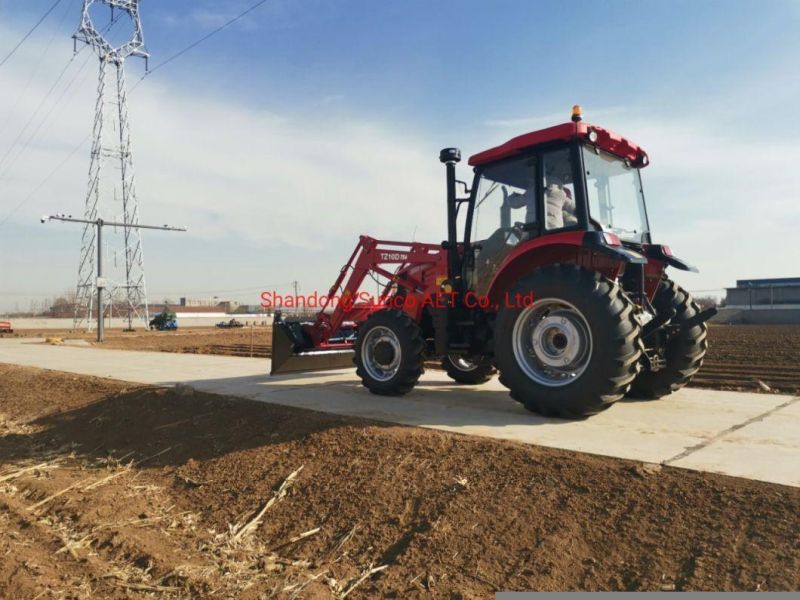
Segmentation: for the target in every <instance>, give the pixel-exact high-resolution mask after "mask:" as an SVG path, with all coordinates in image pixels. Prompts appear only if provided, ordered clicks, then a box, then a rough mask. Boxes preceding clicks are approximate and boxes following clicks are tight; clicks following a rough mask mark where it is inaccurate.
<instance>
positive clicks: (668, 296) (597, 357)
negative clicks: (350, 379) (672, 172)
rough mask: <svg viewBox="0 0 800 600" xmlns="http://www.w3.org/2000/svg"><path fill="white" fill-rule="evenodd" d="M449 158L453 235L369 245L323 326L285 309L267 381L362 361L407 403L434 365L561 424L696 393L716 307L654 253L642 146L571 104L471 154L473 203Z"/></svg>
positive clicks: (370, 381)
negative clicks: (369, 287) (693, 386)
mask: <svg viewBox="0 0 800 600" xmlns="http://www.w3.org/2000/svg"><path fill="white" fill-rule="evenodd" d="M439 158H440V161H441V162H442V163H443V164H444V165H445V170H446V181H447V203H446V204H447V239H446V240H445V241H443V242H441V243H439V244H425V243H419V242H397V241H385V240H378V239H375V238H372V237H368V236H361V237H360V238H359V242H358V244H357V245H356V248H355V250H354V251H353V253H352V254H351V256H350V259H349V260H348V261H347V263H346V264H345V266H344V267H343V268H342V270H341V271H340V273H339V276H338V278H337V279H336V281H335V282H334V284H333V286H331V288H330V291H329V294H328V296H327V299H326V301H325V302H323V305H324V308H323V309H322V310H320V312H319V313H318V314H317V316H316V319H315V320H314V321H309V322H300V321H288V320H285V319H283V318H282V317H281V316H280V315H278V314H276V318H275V324H274V328H273V358H272V370H271V372H272V374H276V375H277V374H281V373H286V372H299V371H307V370H317V369H333V368H344V367H349V366H351V365H352V363H353V362H354V363H355V366H356V372H357V374H358V375H359V377H360V378H361V380H362V382H363V384H364V386H366V387H367V388H368V389H369V390H370V391H372V392H373V393H376V394H383V395H400V394H405V393H408V392H409V391H411V390H412V389H413V387H414V386H415V385H416V383H417V381H418V380H419V377H420V376H421V374H422V373H423V370H424V367H423V365H424V362H425V361H429V360H432V359H438V360H440V361H441V364H442V367H443V368H444V370H445V371H446V372H447V374H448V375H449V376H450V377H451V378H452V379H453V380H454V381H455V382H458V383H464V384H471V385H475V384H480V383H483V382H485V381H487V380H488V379H489V378H491V377H492V376H493V374H494V373H495V372H497V371H499V374H500V382H501V383H502V384H503V385H505V386H506V387H508V388H509V392H510V394H511V396H512V397H513V398H514V399H515V400H517V401H519V402H520V403H522V404H523V405H524V406H525V407H526V408H527V409H529V410H531V411H534V412H537V413H540V414H544V415H549V416H556V417H562V418H581V417H586V416H588V415H592V414H595V413H597V412H600V411H601V410H604V409H606V408H608V407H609V406H610V405H611V404H613V403H614V402H616V401H617V400H619V399H620V398H622V397H623V396H625V395H626V394H628V395H631V396H636V397H639V398H650V399H655V398H660V397H662V396H664V395H667V394H669V393H671V392H673V391H675V390H677V389H679V388H681V387H683V386H684V385H686V384H687V383H688V382H689V380H690V379H691V378H692V376H693V375H694V374H695V373H696V372H697V371H698V369H699V368H700V367H701V365H702V361H703V358H704V356H705V353H706V348H707V342H706V333H707V327H706V322H707V320H708V319H709V318H710V317H711V316H713V314H714V313H715V309H707V310H705V311H702V310H700V308H699V307H698V305H697V304H696V303H695V302H694V300H693V299H692V297H691V295H690V294H689V293H688V292H686V291H685V290H683V289H682V288H681V287H680V286H678V285H677V284H676V283H675V282H674V281H672V280H671V279H670V278H669V276H668V274H667V268H669V267H671V268H674V269H679V270H684V271H696V269H695V268H694V267H692V266H691V265H689V264H688V263H686V262H684V261H683V260H681V259H679V258H677V257H676V256H674V255H673V253H672V251H671V250H670V248H669V246H666V245H662V244H656V243H654V242H653V239H652V234H651V231H650V224H649V221H648V218H647V210H646V205H645V199H644V192H643V189H642V182H641V171H642V169H644V168H645V167H646V166H647V165H648V164H649V158H648V155H647V154H646V153H645V151H644V150H643V149H642V148H640V147H639V146H637V145H636V144H634V143H633V142H631V141H630V140H628V139H626V138H624V137H622V136H620V135H617V134H615V133H613V132H611V131H609V130H607V129H604V128H602V127H599V126H596V125H591V124H588V123H586V122H584V121H583V119H582V116H581V114H580V108H579V107H575V108H574V109H573V117H572V119H571V121H570V122H567V123H563V124H561V125H556V126H553V127H549V128H547V129H543V130H540V131H535V132H532V133H528V134H525V135H521V136H518V137H516V138H513V139H511V140H509V141H508V142H506V143H505V144H502V145H500V146H497V147H495V148H491V149H489V150H486V151H484V152H481V153H479V154H475V155H473V156H472V157H471V158H470V159H469V164H470V166H472V167H473V183H472V186H471V187H469V188H467V186H466V184H464V187H465V188H467V189H466V194H465V195H464V196H459V195H458V193H457V184H458V183H461V182H458V181H457V179H456V165H457V163H458V162H459V161H460V159H461V155H460V151H459V150H458V149H456V148H446V149H444V150H442V152H441V153H440V156H439ZM459 216H460V217H462V218H461V220H460V221H459ZM459 222H463V223H464V225H463V229H462V230H461V231H459V226H458V224H459ZM368 276H369V277H372V278H376V277H380V278H382V279H383V281H385V285H384V287H383V289H382V290H381V292H380V293H379V294H378V295H377V296H376V297H365V296H364V295H363V294H362V292H361V291H360V290H361V286H362V284H363V283H364V281H365V278H366V277H368Z"/></svg>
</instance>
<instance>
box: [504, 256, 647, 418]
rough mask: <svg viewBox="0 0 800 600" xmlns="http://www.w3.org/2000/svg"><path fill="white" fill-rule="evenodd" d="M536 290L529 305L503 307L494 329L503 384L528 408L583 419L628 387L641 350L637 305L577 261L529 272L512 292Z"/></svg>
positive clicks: (519, 294) (521, 293)
mask: <svg viewBox="0 0 800 600" xmlns="http://www.w3.org/2000/svg"><path fill="white" fill-rule="evenodd" d="M528 294H533V300H534V302H533V304H532V305H531V306H528V307H509V306H505V307H503V308H501V310H500V312H499V313H498V316H497V322H496V323H497V325H496V330H495V340H496V342H495V358H496V362H497V367H498V369H499V370H500V382H501V383H502V384H503V385H505V386H506V387H508V388H509V390H510V393H511V397H512V398H514V399H515V400H517V401H518V402H520V403H522V404H523V405H524V406H525V408H527V409H528V410H530V411H532V412H537V413H540V414H542V415H545V416H552V417H560V418H564V419H576V418H583V417H587V416H589V415H593V414H596V413H598V412H600V411H602V410H605V409H607V408H608V407H609V406H611V405H612V404H613V403H614V402H616V401H617V400H619V399H620V398H622V397H623V396H624V395H625V393H626V392H627V391H628V388H629V387H630V384H631V382H632V381H633V379H634V378H635V377H636V374H637V371H638V361H639V357H640V355H641V349H640V347H639V335H640V328H639V324H638V322H637V321H636V319H635V318H634V305H633V303H632V302H631V301H630V300H629V299H628V297H627V296H626V295H625V294H624V292H623V291H622V289H621V288H620V287H619V286H618V285H616V284H615V283H614V282H612V281H610V280H609V279H607V278H605V277H603V276H601V275H600V274H599V273H596V272H594V271H590V270H587V269H584V268H580V267H578V266H577V265H558V264H557V265H551V266H547V267H543V268H541V269H537V270H536V271H534V272H533V273H530V274H529V275H526V276H525V277H523V278H522V279H520V280H519V282H518V283H517V284H516V285H515V286H514V288H513V289H512V290H510V296H509V297H510V298H524V297H525V296H526V295H528Z"/></svg>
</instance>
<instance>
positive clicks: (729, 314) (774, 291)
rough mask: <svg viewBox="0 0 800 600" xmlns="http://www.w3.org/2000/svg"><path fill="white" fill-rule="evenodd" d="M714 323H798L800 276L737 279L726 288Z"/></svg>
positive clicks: (799, 314) (799, 317)
mask: <svg viewBox="0 0 800 600" xmlns="http://www.w3.org/2000/svg"><path fill="white" fill-rule="evenodd" d="M713 321H714V322H716V323H751V324H762V325H766V324H774V325H786V324H792V323H800V277H778V278H774V279H739V280H737V281H736V287H732V288H726V294H725V306H724V307H721V308H720V311H719V314H717V316H716V317H714V319H713Z"/></svg>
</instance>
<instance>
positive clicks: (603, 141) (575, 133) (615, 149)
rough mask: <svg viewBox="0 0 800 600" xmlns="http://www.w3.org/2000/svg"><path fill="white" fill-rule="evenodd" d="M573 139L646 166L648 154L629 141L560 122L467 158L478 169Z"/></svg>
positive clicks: (589, 126)
mask: <svg viewBox="0 0 800 600" xmlns="http://www.w3.org/2000/svg"><path fill="white" fill-rule="evenodd" d="M575 138H578V139H581V140H583V141H584V142H585V143H587V144H592V145H595V146H597V147H598V148H600V149H602V150H605V151H606V152H610V153H611V154H614V155H616V156H619V157H620V158H623V159H627V160H629V161H631V163H633V165H634V166H636V167H646V166H647V164H648V163H649V160H648V158H647V153H646V152H645V151H644V150H643V149H642V148H640V147H639V146H637V145H636V144H634V143H633V142H631V141H630V140H628V139H626V138H624V137H622V136H621V135H619V134H616V133H614V132H613V131H610V130H608V129H603V128H602V127H598V126H597V125H592V124H591V123H586V122H584V121H579V122H577V123H563V124H561V125H555V126H553V127H548V128H547V129H540V130H539V131H533V132H531V133H526V134H524V135H520V136H517V137H515V138H513V139H510V140H508V141H507V142H506V143H505V144H501V145H500V146H496V147H494V148H490V149H488V150H484V151H483V152H479V153H478V154H474V155H472V156H471V157H470V159H469V164H470V166H473V167H479V166H481V165H484V164H486V163H491V162H495V161H497V160H501V159H503V158H508V157H511V156H514V155H516V154H519V153H520V152H522V151H523V150H527V149H528V148H531V147H533V146H538V145H540V144H546V143H548V142H556V141H568V140H571V139H575Z"/></svg>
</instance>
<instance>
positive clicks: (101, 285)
mask: <svg viewBox="0 0 800 600" xmlns="http://www.w3.org/2000/svg"><path fill="white" fill-rule="evenodd" d="M48 221H65V222H67V223H82V224H84V225H85V227H84V230H85V229H87V228H89V227H92V226H93V227H94V228H95V240H96V241H97V278H96V280H95V287H96V288H97V341H98V342H102V341H103V340H104V338H105V323H104V321H103V312H104V309H103V290H104V289H105V288H106V287H107V286H108V280H106V279H105V278H104V277H103V227H105V226H106V225H110V226H111V227H120V226H123V225H124V226H125V227H128V228H130V229H158V230H160V231H186V228H185V227H170V226H169V225H141V224H139V223H135V224H132V223H127V224H125V223H117V222H116V221H104V220H103V219H100V218H98V219H95V220H93V221H90V220H88V219H73V218H72V217H67V216H64V215H49V216H48V215H45V216H44V217H42V223H47V222H48ZM90 316H91V315H90ZM128 323H129V325H130V312H128Z"/></svg>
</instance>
